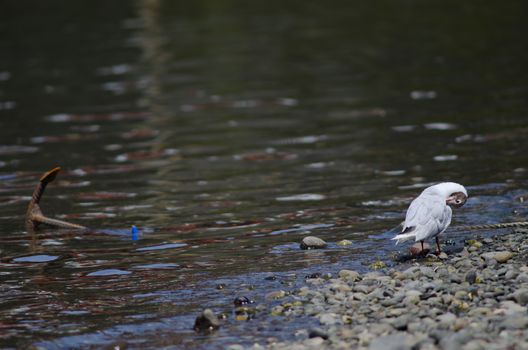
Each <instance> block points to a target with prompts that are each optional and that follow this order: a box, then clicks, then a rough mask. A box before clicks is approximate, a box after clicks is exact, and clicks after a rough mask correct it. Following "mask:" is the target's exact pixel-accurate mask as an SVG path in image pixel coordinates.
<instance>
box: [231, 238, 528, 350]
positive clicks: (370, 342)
mask: <svg viewBox="0 0 528 350" xmlns="http://www.w3.org/2000/svg"><path fill="white" fill-rule="evenodd" d="M409 266H410V267H409ZM270 308H271V310H270V312H271V313H272V315H274V316H276V317H277V319H278V320H280V319H281V318H283V320H284V321H286V320H290V321H291V320H292V318H293V319H295V318H296V317H307V316H308V317H313V318H315V319H317V320H318V321H319V324H320V326H319V327H318V328H308V329H301V330H299V331H298V332H297V333H296V334H295V335H296V339H295V340H293V341H291V342H290V341H287V342H276V341H273V339H269V342H268V343H266V344H262V343H261V344H254V345H253V346H252V347H251V348H252V349H254V350H257V349H264V348H266V349H296V350H304V349H372V350H378V349H380V350H381V349H424V350H425V349H427V350H434V349H449V350H451V349H453V350H455V349H466V350H473V349H528V311H527V310H528V230H526V229H516V230H514V231H513V232H510V233H508V232H506V233H504V234H499V235H496V236H495V237H493V238H485V239H480V240H470V241H467V242H466V244H465V246H464V248H463V250H462V251H460V252H458V253H451V254H448V255H447V256H443V257H441V258H435V257H432V256H428V257H424V258H421V259H418V260H414V261H408V262H406V263H405V264H397V265H396V266H393V267H392V268H383V269H380V270H374V271H371V272H368V273H365V274H360V273H358V272H355V271H351V270H342V271H340V272H339V276H338V277H337V278H330V279H324V278H312V279H308V280H307V285H306V286H303V287H301V288H300V289H298V290H294V291H291V293H287V295H286V296H284V297H282V298H281V299H280V300H279V301H278V303H277V304H274V306H270ZM237 346H238V345H235V347H237Z"/></svg>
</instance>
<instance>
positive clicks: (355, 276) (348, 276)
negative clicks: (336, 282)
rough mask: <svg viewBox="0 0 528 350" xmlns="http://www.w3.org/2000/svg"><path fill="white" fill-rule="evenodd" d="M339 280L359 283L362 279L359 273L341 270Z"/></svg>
mask: <svg viewBox="0 0 528 350" xmlns="http://www.w3.org/2000/svg"><path fill="white" fill-rule="evenodd" d="M338 276H339V278H341V279H342V280H344V281H352V282H355V281H358V280H359V279H360V275H359V273H358V272H356V271H354V270H341V271H339V274H338Z"/></svg>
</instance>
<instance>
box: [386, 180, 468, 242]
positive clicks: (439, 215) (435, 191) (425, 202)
mask: <svg viewBox="0 0 528 350" xmlns="http://www.w3.org/2000/svg"><path fill="white" fill-rule="evenodd" d="M455 192H462V193H464V194H465V195H466V196H467V191H466V189H465V188H464V186H462V185H460V184H457V183H454V182H443V183H440V184H437V185H434V186H431V187H428V188H426V189H425V190H424V191H423V192H422V193H421V194H420V195H419V196H418V197H417V198H416V199H414V200H413V201H412V203H411V205H410V206H409V209H407V214H406V216H405V222H404V224H403V230H402V233H401V234H399V235H397V236H396V237H394V238H393V239H394V240H397V243H399V242H403V241H407V240H409V239H414V240H415V241H422V240H426V239H428V238H433V237H435V236H437V235H439V234H441V233H443V232H444V231H445V230H446V229H447V228H448V227H449V224H450V223H451V216H452V211H451V208H450V207H449V206H448V205H447V204H446V199H447V198H448V197H449V196H450V195H451V194H453V193H455Z"/></svg>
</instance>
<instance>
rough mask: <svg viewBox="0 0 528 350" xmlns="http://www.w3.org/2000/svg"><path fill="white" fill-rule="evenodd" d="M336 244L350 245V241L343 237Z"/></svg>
mask: <svg viewBox="0 0 528 350" xmlns="http://www.w3.org/2000/svg"><path fill="white" fill-rule="evenodd" d="M337 245H338V246H347V245H352V241H349V240H348V239H343V240H341V241H339V242H337Z"/></svg>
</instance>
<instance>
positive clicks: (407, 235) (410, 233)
mask: <svg viewBox="0 0 528 350" xmlns="http://www.w3.org/2000/svg"><path fill="white" fill-rule="evenodd" d="M415 238H416V232H414V227H407V228H405V230H403V231H402V233H400V234H399V235H396V236H395V237H393V238H391V240H395V241H396V244H398V243H401V242H405V241H408V240H410V239H415Z"/></svg>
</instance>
